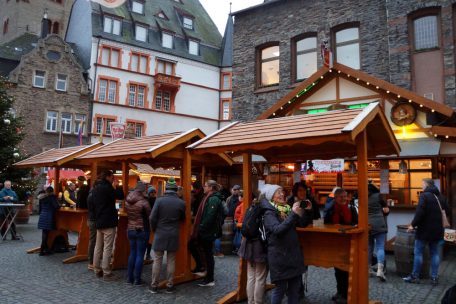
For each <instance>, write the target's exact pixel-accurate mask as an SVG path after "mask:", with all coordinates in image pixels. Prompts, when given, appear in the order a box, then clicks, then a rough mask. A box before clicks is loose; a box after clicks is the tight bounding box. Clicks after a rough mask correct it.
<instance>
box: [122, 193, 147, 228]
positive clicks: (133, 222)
mask: <svg viewBox="0 0 456 304" xmlns="http://www.w3.org/2000/svg"><path fill="white" fill-rule="evenodd" d="M125 209H126V211H127V217H128V230H143V231H147V232H150V227H149V216H150V211H151V210H150V206H149V202H148V201H147V198H146V197H145V196H144V194H143V193H142V192H139V191H133V192H130V193H129V194H128V195H127V199H126V204H125Z"/></svg>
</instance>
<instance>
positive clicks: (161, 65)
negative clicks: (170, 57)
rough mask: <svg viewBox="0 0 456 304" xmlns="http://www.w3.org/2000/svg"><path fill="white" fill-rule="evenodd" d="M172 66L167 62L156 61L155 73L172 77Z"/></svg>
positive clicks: (171, 63) (172, 64)
mask: <svg viewBox="0 0 456 304" xmlns="http://www.w3.org/2000/svg"><path fill="white" fill-rule="evenodd" d="M174 64H175V63H173V62H169V61H164V60H157V73H161V74H166V75H174V70H175V69H174Z"/></svg>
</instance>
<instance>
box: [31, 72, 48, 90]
mask: <svg viewBox="0 0 456 304" xmlns="http://www.w3.org/2000/svg"><path fill="white" fill-rule="evenodd" d="M45 79H46V72H44V71H35V74H34V75H33V86H34V87H37V88H44V85H45Z"/></svg>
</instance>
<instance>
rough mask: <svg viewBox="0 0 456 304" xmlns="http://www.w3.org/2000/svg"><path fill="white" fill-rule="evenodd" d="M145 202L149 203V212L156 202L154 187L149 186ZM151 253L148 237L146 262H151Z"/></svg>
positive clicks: (150, 243) (150, 242) (150, 241)
mask: <svg viewBox="0 0 456 304" xmlns="http://www.w3.org/2000/svg"><path fill="white" fill-rule="evenodd" d="M147 200H148V202H149V206H150V210H152V209H154V205H155V201H156V200H157V189H155V187H154V186H149V188H147ZM151 251H152V240H151V239H150V237H149V240H148V241H147V250H146V261H151V260H152V256H151V255H150V253H151Z"/></svg>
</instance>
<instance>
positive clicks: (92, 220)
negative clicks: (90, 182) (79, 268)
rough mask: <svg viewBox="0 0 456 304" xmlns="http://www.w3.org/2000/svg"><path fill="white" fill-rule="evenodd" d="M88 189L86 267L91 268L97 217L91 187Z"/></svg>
mask: <svg viewBox="0 0 456 304" xmlns="http://www.w3.org/2000/svg"><path fill="white" fill-rule="evenodd" d="M97 185H98V182H95V185H94V188H95V187H96V186H97ZM94 188H92V189H90V191H89V195H88V196H87V213H88V214H87V227H89V248H88V250H87V251H88V252H87V256H88V260H89V265H88V266H87V269H89V270H93V256H94V253H95V244H96V241H97V225H96V222H97V218H96V215H95V203H94V201H93V189H94Z"/></svg>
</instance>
